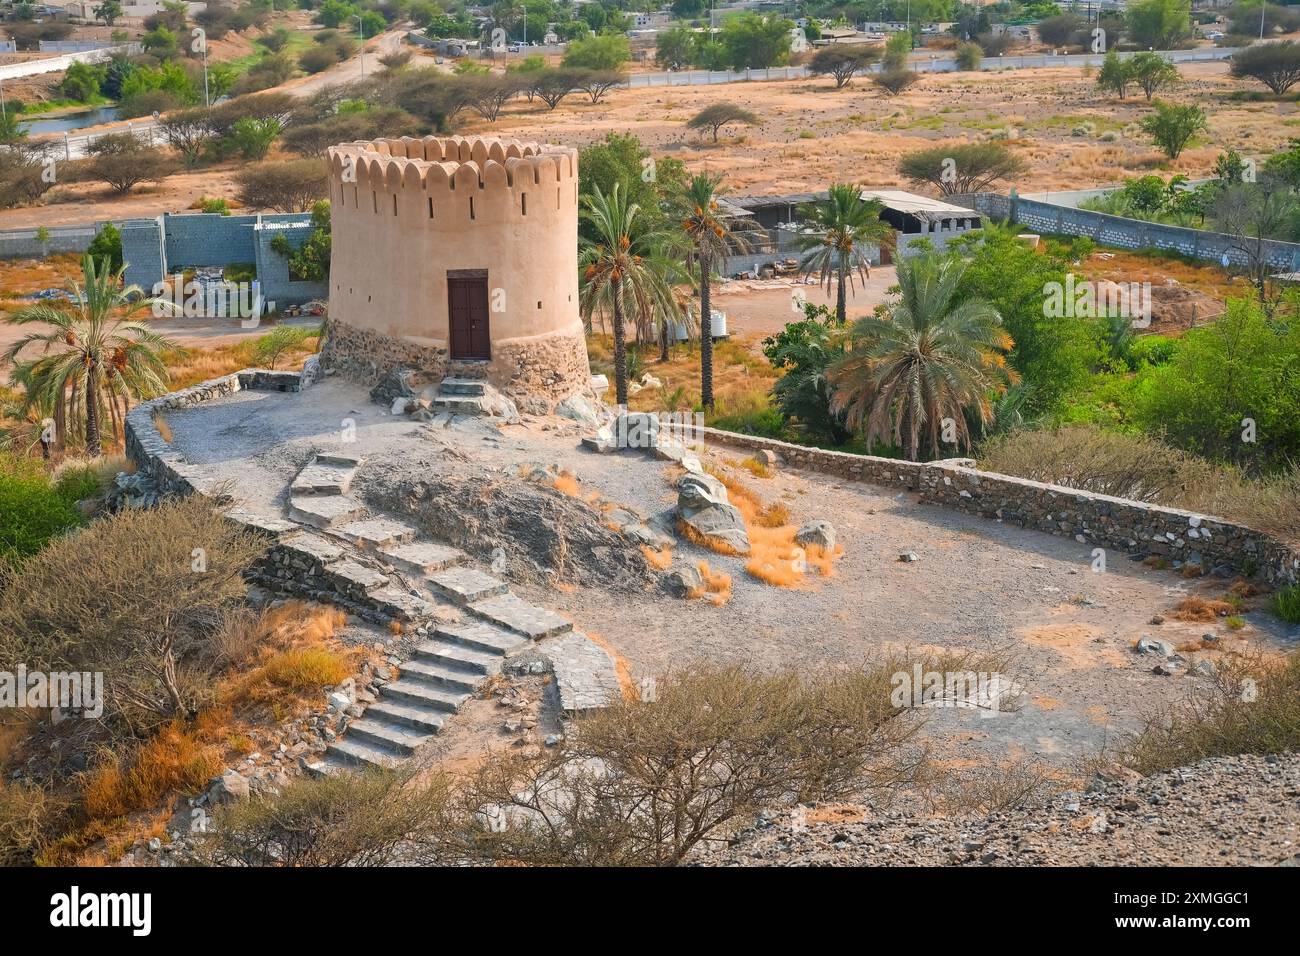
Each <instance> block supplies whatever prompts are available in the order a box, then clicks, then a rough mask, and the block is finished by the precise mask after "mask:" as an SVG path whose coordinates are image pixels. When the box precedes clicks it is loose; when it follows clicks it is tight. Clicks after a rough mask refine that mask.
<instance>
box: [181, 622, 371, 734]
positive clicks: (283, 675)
mask: <svg viewBox="0 0 1300 956" xmlns="http://www.w3.org/2000/svg"><path fill="white" fill-rule="evenodd" d="M241 617H242V619H243V620H242V628H243V629H244V630H245V631H246V632H247V637H245V638H242V639H241V640H240V641H239V642H238V643H239V644H240V645H241V646H242V647H244V648H245V650H244V653H243V655H242V656H241V657H240V658H239V659H238V662H237V663H238V664H239V666H240V667H242V670H240V672H239V673H237V674H235V675H234V676H233V677H232V678H231V679H230V680H229V681H227V682H226V684H225V685H223V687H222V688H221V692H220V694H219V695H218V697H219V699H220V700H221V701H222V702H224V703H226V704H227V705H231V704H250V703H266V702H267V701H277V702H280V703H285V702H286V700H288V701H292V700H294V699H295V698H304V697H307V696H309V695H310V694H311V693H314V692H315V691H317V690H318V689H320V688H322V687H330V686H333V685H335V684H338V683H341V682H342V681H343V680H344V679H345V678H346V677H347V676H348V675H349V674H351V673H352V671H353V663H354V659H353V658H354V655H353V654H352V653H351V652H348V651H345V650H343V649H342V648H341V647H339V645H338V642H337V641H335V640H334V634H335V632H336V631H337V629H338V628H339V627H341V626H342V625H343V624H344V623H346V621H347V615H346V614H344V613H343V612H342V611H340V610H339V609H337V608H333V607H329V606H328V605H307V604H304V603H303V602H301V601H288V602H286V603H285V604H282V605H280V606H279V607H276V608H272V609H269V610H266V611H263V612H261V613H260V614H245V615H242V616H241ZM206 713H207V712H205V714H206ZM211 713H213V714H218V713H219V712H217V711H212V712H211ZM216 721H217V723H218V724H220V723H221V721H220V718H219V717H217V718H216Z"/></svg>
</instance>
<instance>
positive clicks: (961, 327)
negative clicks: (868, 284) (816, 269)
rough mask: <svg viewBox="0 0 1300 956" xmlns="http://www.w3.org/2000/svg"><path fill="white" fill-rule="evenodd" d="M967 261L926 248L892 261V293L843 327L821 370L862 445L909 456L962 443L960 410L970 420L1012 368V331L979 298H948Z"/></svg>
mask: <svg viewBox="0 0 1300 956" xmlns="http://www.w3.org/2000/svg"><path fill="white" fill-rule="evenodd" d="M965 271H966V264H965V263H964V262H963V261H961V260H960V259H957V258H952V257H941V256H938V255H936V254H934V253H928V254H925V255H921V256H917V257H915V258H912V259H909V260H906V261H904V262H902V263H900V264H899V266H898V284H899V288H900V290H901V295H900V297H899V299H898V301H896V302H892V303H890V304H888V305H887V306H884V307H882V308H881V309H879V310H877V314H876V315H873V316H869V317H867V318H863V319H859V320H858V321H856V322H854V323H853V326H852V327H851V328H850V329H849V350H848V352H847V354H846V355H845V356H844V358H843V359H841V360H839V361H838V362H837V363H835V364H834V365H833V366H832V367H831V368H830V369H829V370H828V373H827V375H828V378H829V379H830V382H831V384H832V386H833V392H832V396H831V410H832V412H837V413H838V412H843V413H844V416H845V420H846V421H847V422H848V423H849V425H850V426H851V427H852V428H854V429H859V428H864V427H865V438H866V441H867V448H868V450H870V448H871V446H872V444H873V443H874V442H876V441H892V442H893V444H895V445H898V446H900V447H901V448H902V449H903V451H904V454H906V456H907V458H908V460H909V461H917V460H919V455H920V452H921V449H922V445H923V444H924V445H925V447H927V448H928V449H929V450H930V451H931V452H937V451H938V450H939V448H940V447H941V439H942V440H943V441H950V442H954V443H955V444H957V445H958V446H960V447H965V448H969V447H970V443H971V442H970V431H969V430H968V427H967V423H966V411H967V410H969V411H970V412H971V416H972V418H974V419H975V421H976V422H978V423H979V424H981V425H983V424H987V423H988V422H989V421H990V420H991V419H992V416H993V399H994V397H995V396H997V395H999V394H1001V393H1002V392H1004V391H1005V390H1006V388H1007V387H1009V386H1011V385H1014V384H1015V383H1016V382H1017V381H1018V380H1019V377H1018V376H1017V375H1016V373H1015V371H1014V370H1012V369H1011V368H1009V367H1008V366H1007V364H1006V357H1005V354H1004V353H1005V352H1006V350H1007V349H1009V348H1010V347H1011V345H1012V342H1011V337H1010V336H1009V335H1007V333H1006V331H1005V330H1004V329H1003V328H1002V317H1001V316H1000V315H999V314H998V311H997V310H996V309H995V308H993V306H992V305H990V304H989V303H987V302H985V301H983V300H982V299H965V300H962V301H958V300H957V298H956V294H957V287H958V285H959V284H960V282H961V277H962V274H963V273H964V272H965Z"/></svg>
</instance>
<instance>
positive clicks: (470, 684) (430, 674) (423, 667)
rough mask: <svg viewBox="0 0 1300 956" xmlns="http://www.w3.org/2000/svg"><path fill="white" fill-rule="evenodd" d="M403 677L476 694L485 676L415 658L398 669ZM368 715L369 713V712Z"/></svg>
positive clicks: (476, 672)
mask: <svg viewBox="0 0 1300 956" xmlns="http://www.w3.org/2000/svg"><path fill="white" fill-rule="evenodd" d="M398 670H400V671H401V672H402V677H403V678H405V679H407V680H413V681H418V682H420V683H424V684H433V685H435V686H437V687H444V688H446V689H447V690H450V691H456V692H460V691H464V692H466V693H470V694H472V693H474V689H475V688H476V687H478V685H479V684H481V683H482V682H483V677H484V675H483V674H482V673H481V672H479V671H472V670H464V669H462V668H461V667H448V666H447V665H446V664H444V663H432V664H431V663H429V661H428V660H421V659H420V658H418V657H417V658H415V659H413V660H409V661H407V662H406V663H405V664H403V665H402V666H401V667H399V668H398ZM367 713H368V711H367Z"/></svg>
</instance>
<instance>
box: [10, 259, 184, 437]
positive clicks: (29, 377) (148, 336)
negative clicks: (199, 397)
mask: <svg viewBox="0 0 1300 956" xmlns="http://www.w3.org/2000/svg"><path fill="white" fill-rule="evenodd" d="M81 270H82V274H83V279H84V286H83V285H78V284H77V283H76V282H75V281H70V282H69V283H68V293H69V295H70V296H71V306H70V307H67V306H58V305H54V304H52V303H47V302H42V303H40V304H37V305H32V306H28V307H27V308H25V309H20V310H19V311H17V312H15V313H14V314H12V315H10V316H9V319H8V321H9V322H11V323H13V324H14V325H33V324H39V325H44V326H46V327H47V328H46V329H45V330H44V331H41V332H28V333H27V334H26V335H24V336H22V337H21V338H20V339H18V340H17V341H15V342H14V343H13V344H12V345H10V346H9V348H8V349H6V350H5V358H6V360H8V362H9V363H10V364H11V365H12V366H13V369H14V370H13V372H12V373H11V381H13V382H14V383H15V384H17V383H21V384H22V385H23V386H24V387H25V390H26V398H25V403H26V406H27V407H28V408H35V409H38V410H39V411H41V412H43V413H47V414H52V415H53V416H54V420H55V427H56V428H57V429H58V431H59V433H60V434H62V433H63V431H64V429H65V428H72V429H79V426H80V424H81V423H83V422H84V424H85V438H86V449H87V451H89V452H90V454H92V455H98V454H99V451H100V430H101V421H100V420H101V416H102V411H101V403H102V405H103V407H104V408H106V409H107V410H108V412H109V414H110V417H111V419H112V427H113V432H114V435H116V434H117V432H118V430H119V425H120V424H121V423H122V422H123V421H124V420H125V417H126V412H127V409H128V407H129V406H130V403H131V401H132V400H133V399H142V398H152V397H154V396H156V395H161V394H162V393H163V392H164V391H166V383H167V368H166V366H165V365H163V362H162V358H161V357H160V355H159V353H160V352H161V351H162V350H163V349H165V348H175V347H176V346H175V344H174V343H173V342H171V341H170V340H168V339H167V338H166V337H164V336H162V335H159V334H158V333H157V332H155V331H154V330H153V329H151V328H149V326H147V325H145V324H144V323H143V322H142V321H140V320H139V319H138V318H136V316H140V315H141V313H142V312H144V311H145V310H148V309H152V308H154V307H155V306H158V307H160V308H161V307H165V306H166V305H167V304H166V303H161V302H159V300H156V299H151V298H146V297H145V296H144V293H143V291H142V290H141V289H140V287H139V286H134V285H132V286H125V287H124V283H123V281H122V274H123V272H124V271H125V270H124V268H123V269H118V270H117V271H116V272H114V271H113V269H112V267H111V266H110V264H109V262H108V260H107V259H102V260H99V261H98V262H96V260H95V259H94V257H92V256H91V255H89V254H87V255H86V256H85V257H84V258H82V260H81ZM36 346H40V347H41V353H42V354H40V355H39V356H36V357H28V358H24V357H23V353H24V352H26V351H27V350H28V349H29V348H30V347H36Z"/></svg>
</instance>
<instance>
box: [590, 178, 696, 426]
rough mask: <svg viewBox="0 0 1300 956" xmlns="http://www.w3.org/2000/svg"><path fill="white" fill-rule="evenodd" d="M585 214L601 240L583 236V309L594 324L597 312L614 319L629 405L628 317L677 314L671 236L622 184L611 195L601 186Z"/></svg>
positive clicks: (621, 383)
mask: <svg viewBox="0 0 1300 956" xmlns="http://www.w3.org/2000/svg"><path fill="white" fill-rule="evenodd" d="M584 201H585V203H586V207H587V208H586V209H584V210H583V211H582V216H583V218H584V219H586V220H587V221H588V222H589V223H590V224H591V227H592V231H593V233H594V234H595V236H596V238H595V239H594V240H583V241H582V243H581V248H580V250H579V256H578V267H579V268H580V269H581V270H582V294H581V297H580V299H581V303H580V304H581V312H582V318H583V321H584V322H585V323H586V324H587V327H588V328H590V327H591V318H592V315H593V314H594V313H596V312H600V313H601V314H602V315H603V314H606V313H608V314H610V315H612V316H613V320H614V393H615V396H616V400H617V401H618V404H620V405H626V404H627V320H628V319H629V318H631V319H632V321H633V322H634V323H636V325H637V327H638V328H646V327H648V326H649V324H650V322H651V321H652V320H653V319H654V318H655V316H656V315H657V316H658V317H659V319H660V321H661V322H665V321H671V320H672V319H673V318H674V317H675V316H676V315H677V314H678V311H677V300H676V298H675V297H674V296H673V290H672V284H671V282H670V280H669V277H670V275H671V274H672V273H671V264H670V263H669V262H668V261H667V260H666V259H664V257H663V256H662V254H661V251H660V250H662V249H663V248H664V247H665V245H666V244H667V242H668V237H667V236H666V235H664V234H663V233H662V232H660V231H657V230H656V229H655V228H654V226H653V224H652V223H651V221H650V219H649V218H648V217H646V216H643V215H641V207H640V206H639V205H638V204H637V203H629V202H628V201H627V197H626V196H625V195H624V194H623V191H622V187H621V185H620V184H619V183H615V184H614V189H613V191H612V192H611V193H610V194H609V195H608V196H606V195H605V194H604V193H602V192H601V191H600V187H599V186H597V187H596V189H595V192H594V193H593V194H592V195H590V196H587V197H586V198H585V200H584Z"/></svg>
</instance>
